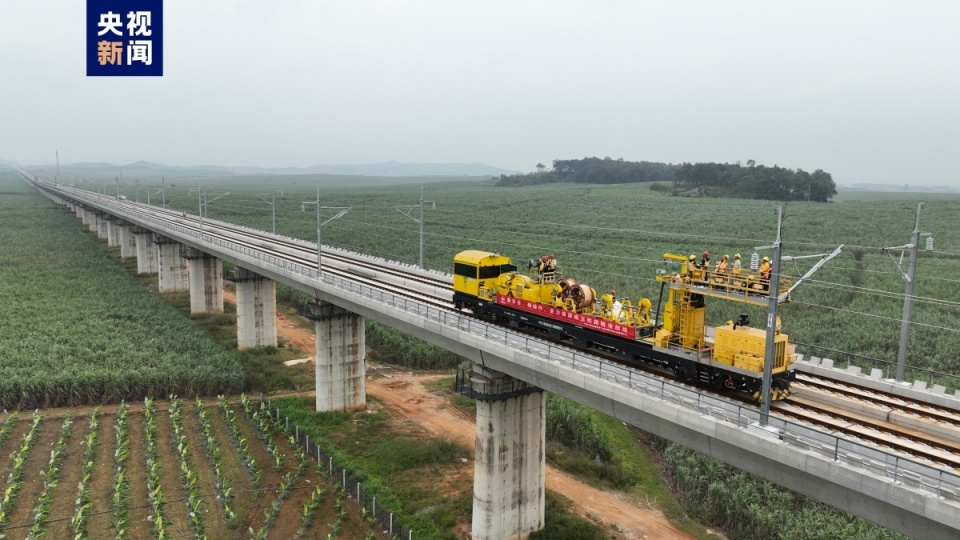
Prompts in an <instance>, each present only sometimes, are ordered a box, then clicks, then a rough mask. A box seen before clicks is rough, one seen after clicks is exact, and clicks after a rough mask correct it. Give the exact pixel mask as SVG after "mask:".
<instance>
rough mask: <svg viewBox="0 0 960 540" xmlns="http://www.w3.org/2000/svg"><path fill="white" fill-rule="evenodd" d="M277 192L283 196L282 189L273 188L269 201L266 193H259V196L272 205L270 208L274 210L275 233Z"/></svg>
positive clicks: (275, 227) (274, 232)
mask: <svg viewBox="0 0 960 540" xmlns="http://www.w3.org/2000/svg"><path fill="white" fill-rule="evenodd" d="M277 193H280V196H281V197H283V192H282V191H277V190H273V192H272V193H270V200H269V201H268V200H267V199H265V198H264V197H266V196H267V194H266V193H257V194H256V195H257V198H258V199H260V200H261V201H263V202H265V203H267V204H269V205H270V208H271V209H272V210H273V234H277Z"/></svg>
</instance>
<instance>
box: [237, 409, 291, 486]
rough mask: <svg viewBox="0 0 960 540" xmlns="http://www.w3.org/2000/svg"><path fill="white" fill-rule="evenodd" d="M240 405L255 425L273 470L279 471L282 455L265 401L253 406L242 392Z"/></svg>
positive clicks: (281, 464)
mask: <svg viewBox="0 0 960 540" xmlns="http://www.w3.org/2000/svg"><path fill="white" fill-rule="evenodd" d="M240 406H241V407H242V408H243V412H244V413H246V415H247V418H248V419H249V420H250V421H251V422H253V424H254V427H256V431H257V437H259V438H260V442H262V443H263V444H264V446H265V447H266V449H267V452H268V453H269V454H270V459H271V465H272V466H273V470H275V471H279V470H280V469H281V468H282V467H283V463H284V457H283V452H281V451H280V446H279V445H278V444H277V440H276V437H275V436H274V435H275V433H274V429H273V418H272V416H271V415H270V411H269V410H268V409H267V405H266V403H264V402H261V403H260V406H259V407H254V405H253V403H251V402H250V398H249V397H247V395H246V394H243V395H241V396H240Z"/></svg>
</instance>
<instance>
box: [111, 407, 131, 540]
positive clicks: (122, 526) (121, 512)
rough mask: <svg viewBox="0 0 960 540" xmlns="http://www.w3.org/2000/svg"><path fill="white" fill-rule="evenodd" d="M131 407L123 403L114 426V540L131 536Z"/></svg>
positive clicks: (122, 539) (121, 539)
mask: <svg viewBox="0 0 960 540" xmlns="http://www.w3.org/2000/svg"><path fill="white" fill-rule="evenodd" d="M129 417H130V406H129V405H127V404H126V403H121V404H120V406H119V407H118V408H117V420H116V423H115V424H114V426H113V438H114V445H115V447H114V451H113V467H114V476H113V494H112V496H111V498H110V499H111V501H112V502H113V521H112V523H111V525H112V526H113V530H114V536H113V538H114V540H124V539H125V538H127V537H128V536H129V529H128V528H127V520H128V517H127V505H128V504H129V502H130V481H129V479H128V478H127V460H128V459H129V458H130V433H129V426H130V420H129Z"/></svg>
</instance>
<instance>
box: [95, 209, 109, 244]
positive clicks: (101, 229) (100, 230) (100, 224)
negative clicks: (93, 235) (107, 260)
mask: <svg viewBox="0 0 960 540" xmlns="http://www.w3.org/2000/svg"><path fill="white" fill-rule="evenodd" d="M106 218H107V215H106V214H104V213H102V212H97V238H99V239H101V240H106V239H107V219H106Z"/></svg>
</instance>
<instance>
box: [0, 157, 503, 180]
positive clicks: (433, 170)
mask: <svg viewBox="0 0 960 540" xmlns="http://www.w3.org/2000/svg"><path fill="white" fill-rule="evenodd" d="M0 163H3V161H0ZM28 168H30V169H32V170H35V171H37V172H40V171H44V172H47V173H48V174H49V173H50V172H53V171H55V170H56V166H55V165H52V164H47V165H35V166H29V167H28ZM60 170H61V174H63V175H64V176H74V175H85V176H107V177H109V176H123V177H124V178H134V177H140V178H153V177H160V176H163V177H167V178H184V177H196V176H243V175H271V174H275V175H290V174H336V175H356V176H497V175H501V174H509V173H513V172H516V171H512V170H508V169H501V168H499V167H493V166H491V165H487V164H484V163H402V162H399V161H385V162H382V163H368V164H358V165H349V164H347V165H313V166H310V167H244V166H235V167H231V166H223V165H191V166H179V165H163V164H160V163H153V162H150V161H142V160H141V161H135V162H133V163H128V164H126V165H113V164H112V163H103V162H80V163H70V164H62V165H61V166H60Z"/></svg>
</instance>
